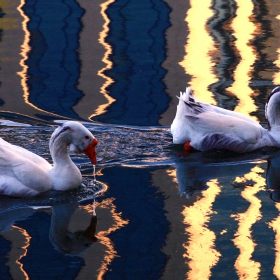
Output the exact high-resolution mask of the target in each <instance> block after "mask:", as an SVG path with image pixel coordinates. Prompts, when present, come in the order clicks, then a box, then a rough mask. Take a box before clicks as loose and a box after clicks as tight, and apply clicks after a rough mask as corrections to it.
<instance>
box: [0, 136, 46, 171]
mask: <svg viewBox="0 0 280 280" xmlns="http://www.w3.org/2000/svg"><path fill="white" fill-rule="evenodd" d="M5 152H11V153H13V154H15V155H17V156H20V157H23V158H26V159H28V160H30V161H31V162H33V163H34V164H36V165H39V166H40V167H41V168H44V169H50V168H51V165H50V164H49V163H48V162H47V161H46V160H45V159H44V158H42V157H40V156H38V155H36V154H34V153H32V152H30V151H28V150H26V149H24V148H22V147H20V146H16V145H13V144H11V143H9V142H7V141H5V140H4V139H2V138H0V166H1V158H3V157H1V153H5ZM2 164H5V160H4V162H2Z"/></svg>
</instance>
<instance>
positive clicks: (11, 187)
mask: <svg viewBox="0 0 280 280" xmlns="http://www.w3.org/2000/svg"><path fill="white" fill-rule="evenodd" d="M50 170H51V165H50V164H49V163H47V162H46V161H45V160H44V159H42V158H40V157H39V156H37V155H35V154H33V153H31V152H29V151H27V150H25V149H23V148H20V147H18V146H14V145H12V144H10V143H8V142H6V141H4V140H3V141H0V194H2V195H3V194H4V195H12V196H30V195H35V194H37V193H38V192H42V191H46V190H48V189H50V188H51V182H50V178H49V172H50Z"/></svg>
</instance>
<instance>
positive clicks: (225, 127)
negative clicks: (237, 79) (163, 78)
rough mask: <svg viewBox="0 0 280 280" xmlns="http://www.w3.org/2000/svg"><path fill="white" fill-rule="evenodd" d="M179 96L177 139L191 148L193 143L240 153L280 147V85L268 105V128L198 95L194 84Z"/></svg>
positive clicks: (174, 131) (173, 130) (174, 128)
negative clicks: (197, 96) (192, 89)
mask: <svg viewBox="0 0 280 280" xmlns="http://www.w3.org/2000/svg"><path fill="white" fill-rule="evenodd" d="M178 98H179V104H178V106H177V112H176V116H175V119H174V120H173V123H172V125H171V133H172V135H173V143H174V144H185V146H184V147H185V149H186V150H187V151H190V149H191V147H193V148H195V149H196V150H200V151H207V150H211V149H226V150H230V151H233V152H238V153H244V152H250V151H253V150H256V149H259V148H262V147H267V146H270V147H277V148H280V87H276V88H275V89H273V90H272V92H271V94H270V95H269V97H268V100H267V103H266V106H265V115H266V118H267V120H268V129H265V128H263V127H262V126H261V125H260V124H259V123H257V122H256V121H254V120H253V119H251V118H249V117H247V116H245V115H242V114H240V113H237V112H233V111H229V110H226V109H222V108H219V107H216V106H213V105H210V104H207V103H204V102H202V101H199V100H197V99H195V98H194V96H193V95H192V92H191V90H190V88H187V89H186V92H184V93H180V97H178Z"/></svg>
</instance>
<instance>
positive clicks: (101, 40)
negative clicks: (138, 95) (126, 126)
mask: <svg viewBox="0 0 280 280" xmlns="http://www.w3.org/2000/svg"><path fill="white" fill-rule="evenodd" d="M114 2H115V0H108V1H106V2H104V3H102V4H100V7H101V15H102V17H103V19H104V21H105V23H104V24H103V30H102V31H101V32H100V33H99V40H98V41H99V43H100V44H101V45H103V46H104V48H105V50H106V52H105V54H104V56H103V58H102V62H104V63H105V65H106V66H105V67H104V68H102V69H101V70H99V71H98V75H99V76H100V77H102V78H103V79H105V83H104V84H103V85H102V87H101V88H100V92H101V93H102V94H103V95H104V97H105V98H106V99H107V103H106V104H102V105H100V106H98V108H97V109H96V110H95V112H94V113H93V114H92V115H91V116H90V117H89V119H90V120H91V119H92V118H93V117H95V116H97V115H101V114H103V113H105V112H106V109H107V108H108V107H109V106H110V105H111V104H112V103H113V102H114V101H115V99H114V98H112V97H111V96H110V95H109V94H108V92H107V90H106V89H107V87H108V86H109V85H111V84H112V83H113V82H114V80H113V79H111V78H110V77H108V76H106V75H105V74H104V72H105V71H107V70H109V69H111V68H112V67H113V63H112V61H110V59H109V56H110V54H112V47H111V46H110V45H109V44H108V43H107V42H106V37H107V35H108V31H109V23H110V19H109V18H108V16H107V14H106V10H107V9H108V6H109V5H110V4H112V3H114Z"/></svg>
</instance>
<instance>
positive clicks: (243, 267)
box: [232, 166, 265, 279]
mask: <svg viewBox="0 0 280 280" xmlns="http://www.w3.org/2000/svg"><path fill="white" fill-rule="evenodd" d="M258 173H263V170H262V169H261V168H260V167H258V166H256V167H254V168H253V169H252V171H251V172H250V173H248V174H246V175H245V176H244V178H245V179H246V180H250V181H254V182H255V184H254V185H253V186H247V187H246V188H245V189H244V190H243V191H242V192H241V196H242V197H243V198H244V199H245V200H247V201H248V202H249V203H250V206H249V208H248V209H247V211H246V212H244V213H239V214H236V215H232V217H234V218H235V220H237V221H238V229H237V232H236V234H235V236H236V237H235V238H234V239H233V243H234V244H235V246H236V247H237V248H238V249H239V250H240V254H239V256H238V258H237V259H236V261H235V265H234V266H235V269H236V271H237V274H238V275H239V279H258V276H259V273H260V269H261V264H260V263H259V262H256V261H253V260H252V259H251V258H252V254H253V252H254V248H255V246H256V244H255V242H254V241H253V238H252V230H251V227H252V226H253V225H254V224H255V223H256V222H257V221H258V220H259V219H260V218H261V212H260V209H261V200H260V199H258V198H257V197H256V194H257V193H258V192H259V191H261V190H262V189H263V186H264V185H265V178H263V177H262V176H260V175H259V174H258ZM236 180H240V178H237V179H236Z"/></svg>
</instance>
